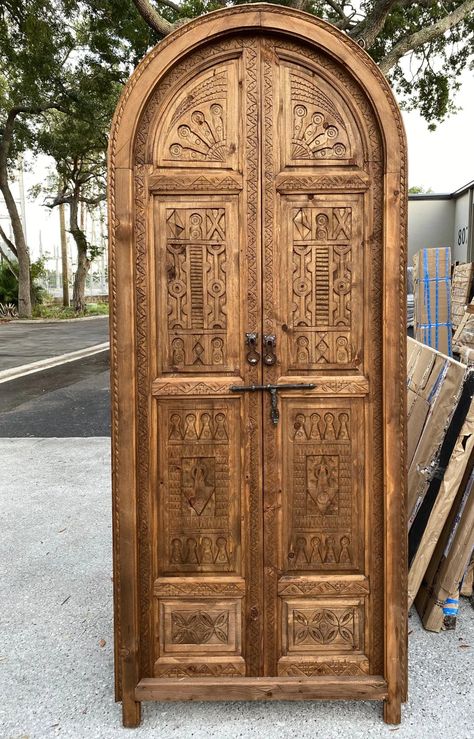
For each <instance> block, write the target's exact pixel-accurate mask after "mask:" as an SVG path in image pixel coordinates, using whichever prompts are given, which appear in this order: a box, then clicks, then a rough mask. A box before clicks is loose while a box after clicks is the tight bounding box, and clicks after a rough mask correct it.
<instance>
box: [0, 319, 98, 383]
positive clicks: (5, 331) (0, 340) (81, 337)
mask: <svg viewBox="0 0 474 739" xmlns="http://www.w3.org/2000/svg"><path fill="white" fill-rule="evenodd" d="M108 340H109V318H108V316H97V317H93V318H82V319H80V320H77V321H34V322H31V323H30V322H29V321H28V322H26V321H10V322H8V323H0V371H2V370H6V369H10V368H11V367H18V366H19V365H24V364H29V363H30V362H37V361H38V360H40V359H47V358H49V357H57V356H58V355H61V354H66V353H68V352H73V351H77V350H79V349H84V348H85V347H88V346H93V345H95V344H101V343H103V342H104V341H108Z"/></svg>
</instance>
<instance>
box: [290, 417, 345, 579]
mask: <svg viewBox="0 0 474 739" xmlns="http://www.w3.org/2000/svg"><path fill="white" fill-rule="evenodd" d="M289 433H290V438H291V440H292V444H291V449H292V456H293V465H292V468H291V479H292V481H293V499H292V503H291V510H292V533H291V537H290V542H289V550H288V568H289V569H292V570H300V569H303V570H308V569H310V570H317V569H319V568H322V569H325V568H328V569H330V568H332V569H334V568H336V566H337V569H345V568H349V569H351V567H352V564H353V561H354V557H353V551H352V544H351V536H352V534H351V531H352V525H353V505H354V502H353V483H352V474H353V472H352V469H353V461H352V451H351V449H352V445H351V433H352V432H351V410H350V409H349V408H343V409H327V408H326V409H321V410H320V411H319V412H318V411H316V410H315V411H313V412H312V413H311V412H306V413H305V412H301V411H299V410H298V409H294V410H293V411H292V412H291V413H290V426H289Z"/></svg>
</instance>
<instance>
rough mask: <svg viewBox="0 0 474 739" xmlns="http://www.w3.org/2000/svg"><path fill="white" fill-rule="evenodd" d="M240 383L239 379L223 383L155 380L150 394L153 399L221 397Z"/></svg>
mask: <svg viewBox="0 0 474 739" xmlns="http://www.w3.org/2000/svg"><path fill="white" fill-rule="evenodd" d="M240 382H242V380H241V379H240V378H239V377H235V378H234V377H230V378H226V379H225V381H224V382H214V381H212V382H210V381H208V380H194V381H189V382H183V381H182V379H181V378H179V381H178V382H171V381H169V382H167V381H163V380H155V381H154V382H153V384H152V387H151V392H152V394H153V395H154V396H155V397H160V396H165V395H216V394H218V395H223V394H226V393H230V390H229V388H230V387H231V386H232V385H236V384H237V385H238V384H239V383H240Z"/></svg>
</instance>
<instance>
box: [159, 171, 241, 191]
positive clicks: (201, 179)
mask: <svg viewBox="0 0 474 739" xmlns="http://www.w3.org/2000/svg"><path fill="white" fill-rule="evenodd" d="M149 188H150V190H151V191H152V192H181V191H182V192H184V193H186V194H188V193H190V192H195V191H196V190H197V191H199V192H201V193H205V192H210V193H214V192H215V191H216V190H226V191H229V192H236V193H237V192H240V191H241V190H242V182H241V181H240V180H238V179H236V178H235V177H230V176H229V175H226V176H224V177H223V176H222V175H221V176H219V175H217V174H216V175H214V176H206V177H205V176H204V175H199V176H197V177H196V176H194V177H189V176H186V175H182V176H181V177H171V176H170V175H154V176H153V177H151V178H150V183H149Z"/></svg>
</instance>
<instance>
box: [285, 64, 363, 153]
mask: <svg viewBox="0 0 474 739" xmlns="http://www.w3.org/2000/svg"><path fill="white" fill-rule="evenodd" d="M290 80H291V110H292V116H293V121H292V125H293V131H292V137H291V142H292V150H291V155H292V159H342V158H344V157H349V156H350V145H349V139H348V136H347V131H346V127H345V124H344V121H343V119H342V117H341V115H340V114H339V112H338V111H337V109H336V106H335V105H334V103H333V102H332V101H331V100H330V99H329V98H328V96H327V95H325V94H324V92H323V91H322V90H321V89H319V88H318V87H316V85H315V84H314V82H313V81H312V80H310V79H308V78H305V77H302V76H300V75H296V74H291V75H290Z"/></svg>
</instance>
